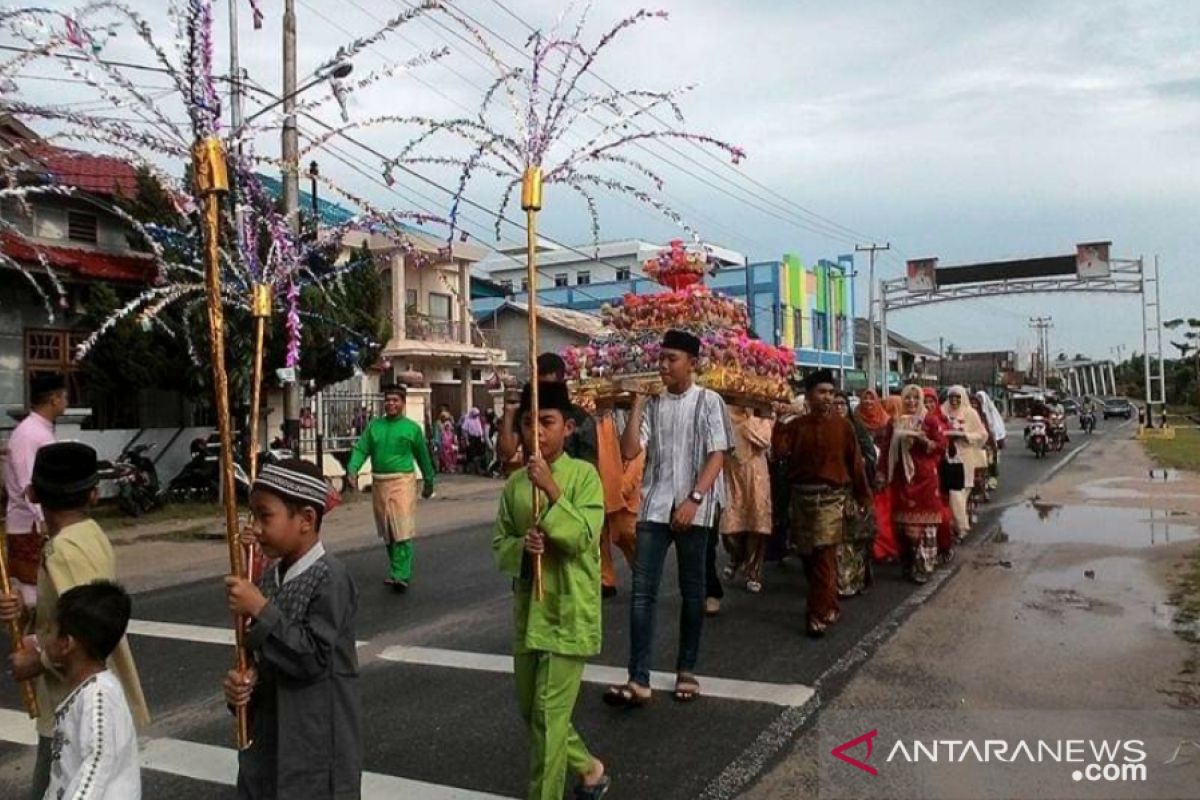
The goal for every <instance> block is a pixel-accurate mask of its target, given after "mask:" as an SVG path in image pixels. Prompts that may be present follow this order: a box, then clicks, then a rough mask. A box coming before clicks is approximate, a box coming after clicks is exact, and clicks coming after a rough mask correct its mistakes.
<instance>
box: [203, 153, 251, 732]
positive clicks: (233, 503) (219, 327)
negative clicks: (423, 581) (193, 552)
mask: <svg viewBox="0 0 1200 800" xmlns="http://www.w3.org/2000/svg"><path fill="white" fill-rule="evenodd" d="M192 165H193V167H194V172H195V176H196V177H195V180H196V193H197V194H198V195H199V197H200V200H201V203H202V205H203V228H204V284H205V290H206V299H207V305H208V333H209V346H210V353H211V357H212V371H213V395H214V402H215V406H216V412H217V432H218V435H219V436H220V439H221V465H220V468H221V490H222V491H221V497H222V502H223V505H224V510H225V541H226V544H227V545H228V547H229V569H230V572H231V573H232V574H234V575H239V576H244V575H245V565H244V562H243V560H242V548H241V544H240V542H239V538H240V537H239V535H238V533H239V531H238V510H237V488H236V486H235V485H234V475H233V430H232V425H231V422H230V414H229V376H228V375H227V374H226V372H225V311H224V307H223V306H222V304H221V242H220V229H221V195H223V194H226V193H227V192H228V191H229V175H228V173H227V172H226V165H225V152H224V148H223V147H222V145H221V141H220V139H217V138H216V137H215V136H209V137H207V138H204V139H201V140H199V141H197V142H196V144H195V146H194V147H193V148H192ZM234 655H235V659H236V662H237V669H238V671H239V672H242V673H245V672H247V671H248V667H249V665H248V663H247V660H246V644H245V624H244V620H242V619H240V618H239V619H237V620H236V621H235V624H234ZM237 745H238V749H239V750H245V749H246V748H247V747H249V746H250V725H249V717H248V715H247V711H246V707H245V706H239V707H238V709H237Z"/></svg>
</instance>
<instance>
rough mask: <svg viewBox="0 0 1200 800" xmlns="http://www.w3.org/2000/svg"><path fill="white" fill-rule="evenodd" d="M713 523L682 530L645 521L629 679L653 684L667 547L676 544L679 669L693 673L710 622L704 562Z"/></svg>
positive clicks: (635, 586)
mask: <svg viewBox="0 0 1200 800" xmlns="http://www.w3.org/2000/svg"><path fill="white" fill-rule="evenodd" d="M708 535H709V529H708V528H701V527H698V526H692V527H691V528H688V529H687V530H686V531H685V532H683V533H679V534H676V533H674V532H672V531H671V527H670V526H669V525H664V524H662V523H660V522H639V523H638V526H637V555H636V557H635V559H634V562H633V604H632V605H631V607H630V628H631V634H630V638H631V639H632V643H631V646H630V652H629V679H630V680H631V681H633V682H634V683H637V684H640V685H642V686H649V685H650V659H651V655H652V653H653V650H654V621H655V611H656V608H657V606H658V588H659V584H660V583H662V570H663V562H664V561H666V558H667V550H668V549H669V548H670V547H671V545H672V544H674V545H675V559H676V562H677V563H678V565H679V593H680V595H682V597H683V604H682V607H681V608H680V611H679V657H678V660H677V662H676V665H675V671H676V672H687V673H690V672H692V671H693V670H694V669H695V668H696V660H697V659H698V658H699V656H700V631H701V629H702V628H703V627H704V583H705V582H704V567H705V563H704V561H705V553H706V550H707V548H708Z"/></svg>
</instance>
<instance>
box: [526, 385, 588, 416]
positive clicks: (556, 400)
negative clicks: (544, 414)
mask: <svg viewBox="0 0 1200 800" xmlns="http://www.w3.org/2000/svg"><path fill="white" fill-rule="evenodd" d="M532 407H533V384H532V383H527V384H525V388H524V389H522V390H521V409H520V413H521V414H524V413H525V412H526V411H528V410H529V409H530V408H532ZM538 407H539V408H541V410H542V411H546V410H548V409H557V410H558V411H561V412H562V414H563V416H564V417H568V418H569V417H570V416H571V415H572V414H574V413H575V406H574V405H572V403H571V393H570V392H569V391H568V389H567V385H566V384H565V383H558V382H557V381H555V382H550V381H538Z"/></svg>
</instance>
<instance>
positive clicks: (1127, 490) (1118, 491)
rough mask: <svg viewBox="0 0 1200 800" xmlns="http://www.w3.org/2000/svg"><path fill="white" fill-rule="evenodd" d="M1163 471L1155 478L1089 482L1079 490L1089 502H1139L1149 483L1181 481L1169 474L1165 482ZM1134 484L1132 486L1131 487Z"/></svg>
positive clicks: (1191, 496) (1178, 495) (1177, 495)
mask: <svg viewBox="0 0 1200 800" xmlns="http://www.w3.org/2000/svg"><path fill="white" fill-rule="evenodd" d="M1163 474H1164V473H1163V471H1162V470H1158V471H1157V472H1156V473H1155V475H1156V477H1154V478H1146V479H1141V480H1139V479H1137V478H1104V479H1102V480H1098V481H1088V482H1087V483H1084V484H1081V485H1080V486H1079V488H1078V491H1079V493H1080V494H1082V495H1083V496H1084V497H1086V498H1087V499H1089V500H1139V499H1141V498H1143V497H1145V496H1146V492H1145V490H1144V489H1142V488H1140V487H1141V486H1143V485H1145V484H1147V483H1153V484H1161V483H1175V482H1176V481H1178V480H1179V477H1178V475H1177V474H1176V473H1168V476H1169V477H1168V478H1167V480H1165V481H1164V480H1163V477H1162V476H1163ZM1131 484H1132V485H1131ZM1155 497H1158V498H1164V497H1165V498H1176V499H1189V500H1191V499H1196V498H1197V497H1200V495H1195V494H1181V493H1174V494H1161V493H1158V494H1155Z"/></svg>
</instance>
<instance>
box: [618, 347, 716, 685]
mask: <svg viewBox="0 0 1200 800" xmlns="http://www.w3.org/2000/svg"><path fill="white" fill-rule="evenodd" d="M699 357H700V340H699V339H697V338H696V337H695V336H693V335H692V334H691V333H687V332H685V331H678V330H672V331H667V333H666V335H665V336H664V337H663V342H662V354H661V355H660V356H659V375H660V376H661V377H662V380H663V386H664V388H665V391H664V392H663V393H662V394H660V395H658V396H656V397H653V398H647V397H646V396H645V395H639V396H638V397H637V399H636V400H635V402H634V405H633V410H632V412H631V413H630V416H629V422H628V424H627V425H626V426H625V431H624V433H623V434H622V437H621V455H622V457H623V458H624V459H625V460H626V461H632V460H633V459H635V458H637V457H638V455H639V454H640V453H641V452H642V451H643V450H644V451H645V452H646V468H645V476H644V478H643V480H642V497H643V499H642V509H641V514H640V516H639V519H638V526H637V543H638V544H637V555H636V559H635V562H634V567H633V602H632V607H631V615H630V616H631V626H630V627H631V633H630V638H631V644H630V653H629V682H628V683H626V684H625V685H624V686H613V687H610V688H609V690H608V692H607V693H606V694H605V702H606V703H608V704H609V705H613V706H629V705H642V704H644V703H645V702H646V701H647V700H648V699H649V697H650V656H651V652H652V650H653V646H654V622H655V609H656V606H657V604H658V590H659V584H660V583H661V582H662V568H663V562H664V561H665V560H666V556H667V550H668V549H669V548H670V547H671V545H674V546H675V548H676V556H677V558H678V562H679V592H680V594H681V595H682V596H683V605H682V608H681V610H680V619H679V625H680V648H679V655H678V660H677V662H676V668H675V671H676V680H675V692H674V698H675V699H676V700H678V701H680V702H688V701H691V700H694V699H696V698H697V697H699V695H700V685H699V683H698V682H697V681H696V675H695V672H694V670H695V668H696V661H697V659H698V657H699V653H700V632H701V629H702V627H703V625H704V591H705V551H706V547H707V543H708V537H709V534H710V532H711V529H712V528H713V526H714V525H715V524H716V519H717V512H718V510H719V509H720V507H721V506H722V505H723V504H724V503H725V502H726V494H725V481H724V477H723V476H722V474H721V469H722V467H723V466H724V464H725V453H726V451H727V450H729V448H730V447H731V446H732V443H733V432H732V427H731V425H730V423H729V414H728V412H727V411H726V409H725V402H724V401H723V400H722V399H721V396H720V395H718V394H717V393H716V392H713V391H710V390H708V389H704V388H701V387H700V386H697V385H696V382H695V378H696V362H697V360H698V359H699Z"/></svg>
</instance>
